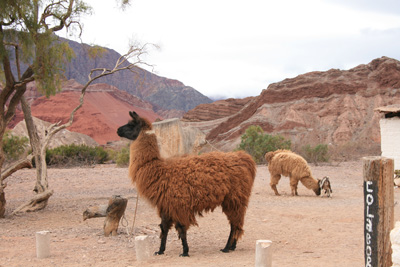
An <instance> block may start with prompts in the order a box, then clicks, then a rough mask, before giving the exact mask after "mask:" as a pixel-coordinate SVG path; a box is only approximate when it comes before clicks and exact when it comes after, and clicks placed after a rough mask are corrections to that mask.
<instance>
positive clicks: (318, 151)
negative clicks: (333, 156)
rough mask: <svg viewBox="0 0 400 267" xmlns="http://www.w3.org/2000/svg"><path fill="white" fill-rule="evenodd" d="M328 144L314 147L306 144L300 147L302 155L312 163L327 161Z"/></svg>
mask: <svg viewBox="0 0 400 267" xmlns="http://www.w3.org/2000/svg"><path fill="white" fill-rule="evenodd" d="M328 150H329V149H328V145H326V144H319V145H316V146H315V147H312V146H311V145H306V146H303V147H302V152H303V153H302V154H303V157H304V158H305V159H306V160H307V161H308V162H312V163H314V164H318V162H328V161H329V153H328Z"/></svg>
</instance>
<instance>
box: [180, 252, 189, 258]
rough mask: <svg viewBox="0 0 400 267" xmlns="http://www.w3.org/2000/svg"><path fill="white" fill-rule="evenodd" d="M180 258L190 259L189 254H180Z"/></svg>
mask: <svg viewBox="0 0 400 267" xmlns="http://www.w3.org/2000/svg"><path fill="white" fill-rule="evenodd" d="M179 257H189V253H182V254H179Z"/></svg>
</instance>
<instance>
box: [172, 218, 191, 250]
mask: <svg viewBox="0 0 400 267" xmlns="http://www.w3.org/2000/svg"><path fill="white" fill-rule="evenodd" d="M175 229H176V231H178V235H179V238H180V239H181V240H182V247H183V253H182V254H180V255H179V256H180V257H189V246H188V243H187V238H186V230H187V229H186V227H185V226H183V225H182V224H180V223H177V224H176V225H175Z"/></svg>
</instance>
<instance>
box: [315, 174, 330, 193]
mask: <svg viewBox="0 0 400 267" xmlns="http://www.w3.org/2000/svg"><path fill="white" fill-rule="evenodd" d="M318 185H319V191H320V192H321V191H322V190H324V193H325V194H327V195H328V197H330V196H331V193H332V188H331V182H330V181H329V176H325V177H324V178H322V180H318Z"/></svg>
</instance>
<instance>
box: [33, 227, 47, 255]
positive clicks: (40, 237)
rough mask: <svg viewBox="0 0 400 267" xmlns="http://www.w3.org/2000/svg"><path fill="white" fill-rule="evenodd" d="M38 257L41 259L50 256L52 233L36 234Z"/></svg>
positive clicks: (42, 232)
mask: <svg viewBox="0 0 400 267" xmlns="http://www.w3.org/2000/svg"><path fill="white" fill-rule="evenodd" d="M36 256H37V257H38V258H39V259H43V258H47V257H49V256H50V232H49V231H40V232H36Z"/></svg>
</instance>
